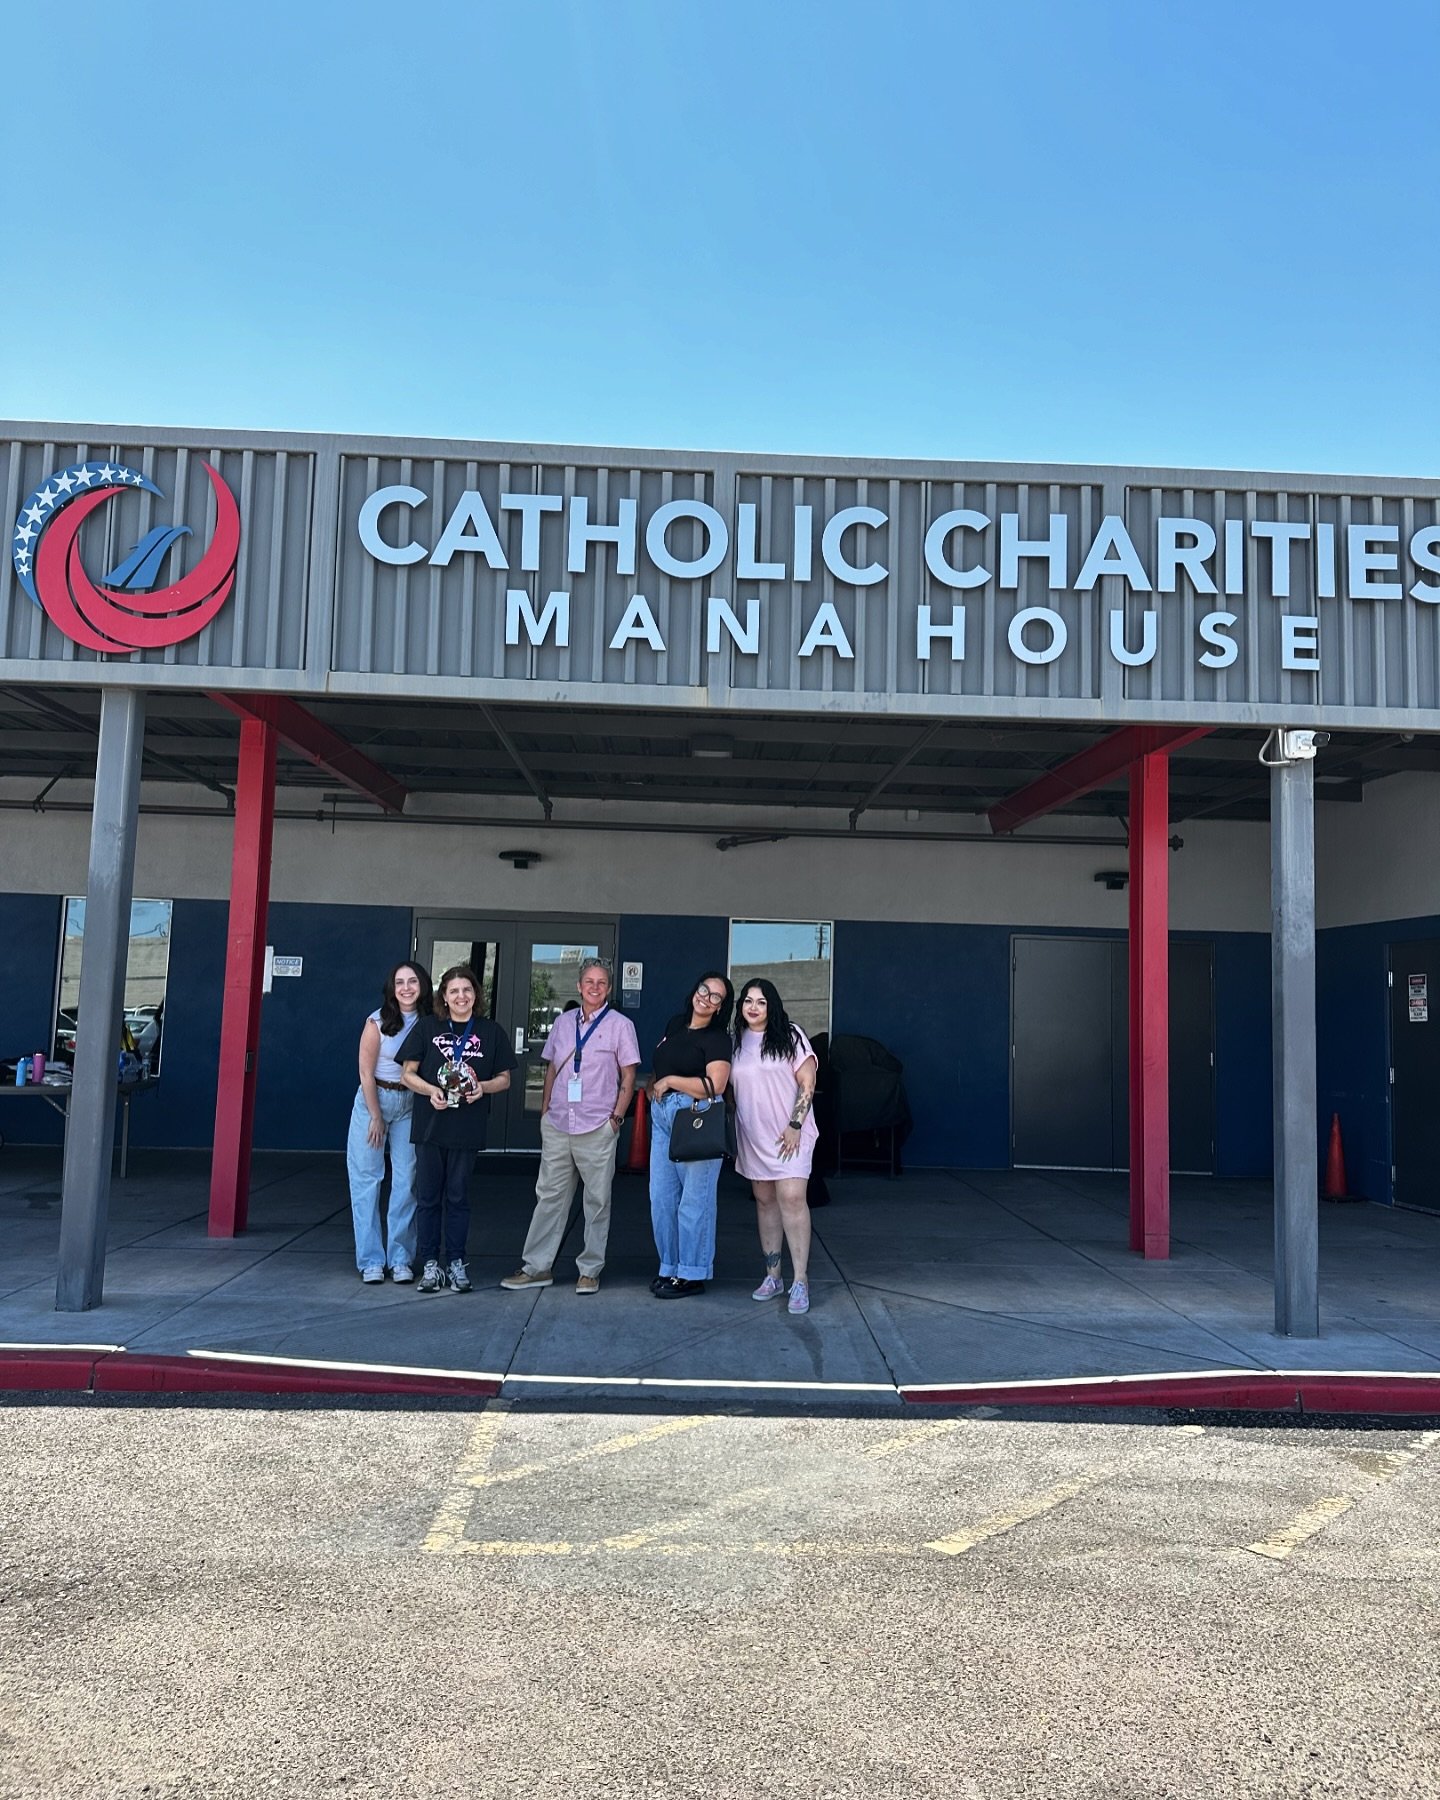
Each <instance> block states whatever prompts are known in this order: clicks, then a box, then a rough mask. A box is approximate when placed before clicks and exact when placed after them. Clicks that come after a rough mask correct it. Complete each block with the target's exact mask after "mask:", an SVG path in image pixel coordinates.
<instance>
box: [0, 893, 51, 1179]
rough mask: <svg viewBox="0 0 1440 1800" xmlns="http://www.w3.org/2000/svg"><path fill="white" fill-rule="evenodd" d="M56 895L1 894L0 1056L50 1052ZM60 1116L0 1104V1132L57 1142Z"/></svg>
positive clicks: (35, 1105) (22, 1103) (39, 1107)
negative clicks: (0, 1010)
mask: <svg viewBox="0 0 1440 1800" xmlns="http://www.w3.org/2000/svg"><path fill="white" fill-rule="evenodd" d="M60 905H61V901H60V897H59V895H57V894H0V994H4V996H5V1011H4V1022H3V1024H0V1057H3V1058H4V1059H5V1060H6V1061H7V1062H9V1061H11V1060H13V1059H14V1058H16V1057H20V1056H32V1055H33V1054H34V1053H35V1051H37V1050H41V1051H45V1052H47V1053H48V1051H49V1049H50V1027H51V1023H52V1019H51V1008H52V1007H53V1006H54V1004H55V976H56V973H57V970H58V966H59V956H60ZM63 1132H64V1127H63V1125H62V1124H61V1120H60V1115H59V1114H58V1113H56V1112H54V1111H52V1109H51V1108H50V1107H48V1106H46V1105H45V1104H44V1103H43V1102H42V1101H39V1100H7V1101H3V1102H0V1133H3V1134H4V1135H5V1136H6V1137H7V1138H9V1139H10V1141H11V1142H12V1143H16V1144H21V1143H23V1144H58V1143H60V1142H62V1139H63Z"/></svg>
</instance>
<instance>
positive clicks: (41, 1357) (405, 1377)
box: [0, 1349, 501, 1399]
mask: <svg viewBox="0 0 1440 1800" xmlns="http://www.w3.org/2000/svg"><path fill="white" fill-rule="evenodd" d="M500 1387H501V1382H500V1378H499V1377H498V1376H488V1375H445V1374H442V1373H440V1372H438V1371H437V1372H435V1373H434V1374H431V1373H429V1372H428V1371H425V1372H422V1371H420V1370H416V1371H414V1372H413V1373H411V1372H408V1371H403V1370H393V1369H344V1368H326V1367H324V1366H322V1365H318V1364H313V1363H290V1362H275V1363H267V1362H261V1361H250V1360H248V1359H236V1360H233V1361H232V1360H229V1359H227V1358H225V1357H216V1356H205V1357H199V1356H147V1355H143V1354H136V1353H134V1352H132V1351H127V1350H73V1349H72V1350H66V1349H57V1350H10V1351H3V1352H0V1392H3V1391H5V1390H7V1389H8V1390H10V1391H11V1392H16V1391H23V1392H28V1393H96V1394H226V1393H229V1394H357V1395H360V1394H392V1395H393V1394H414V1395H429V1396H434V1395H437V1394H450V1395H455V1396H458V1397H460V1398H462V1399H493V1398H494V1397H495V1395H497V1394H498V1393H499V1392H500Z"/></svg>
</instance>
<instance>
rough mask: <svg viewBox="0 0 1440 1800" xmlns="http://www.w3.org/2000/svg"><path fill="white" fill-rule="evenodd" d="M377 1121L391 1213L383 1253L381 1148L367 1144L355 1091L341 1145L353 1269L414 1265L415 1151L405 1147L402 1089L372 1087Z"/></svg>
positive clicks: (364, 1115) (406, 1101) (365, 1118)
mask: <svg viewBox="0 0 1440 1800" xmlns="http://www.w3.org/2000/svg"><path fill="white" fill-rule="evenodd" d="M375 1091H376V1094H377V1096H378V1098H379V1101H380V1117H381V1118H382V1119H383V1120H384V1121H385V1137H386V1141H387V1142H388V1143H389V1145H390V1209H389V1212H388V1214H387V1216H386V1222H385V1223H386V1232H387V1234H388V1236H389V1239H390V1244H389V1248H388V1250H387V1248H386V1245H385V1241H384V1239H383V1238H382V1236H381V1233H380V1183H381V1181H382V1180H383V1179H384V1176H385V1145H384V1144H381V1146H380V1148H379V1149H378V1150H377V1149H376V1148H375V1147H374V1146H373V1145H372V1144H370V1143H369V1142H368V1141H367V1139H366V1132H367V1131H368V1129H369V1125H370V1113H369V1110H368V1108H367V1107H366V1105H365V1096H364V1094H363V1093H361V1092H360V1090H359V1089H358V1088H357V1089H356V1091H355V1105H354V1108H353V1109H352V1111H351V1113H350V1135H349V1137H348V1138H347V1140H346V1143H345V1165H346V1167H347V1168H348V1169H349V1171H350V1211H351V1214H352V1216H353V1218H354V1220H355V1267H356V1268H357V1269H360V1270H362V1271H363V1270H365V1269H369V1268H376V1267H378V1268H387V1267H388V1268H391V1269H393V1268H395V1267H396V1265H397V1264H399V1263H406V1264H408V1265H409V1266H411V1267H413V1266H414V1263H415V1146H414V1145H413V1144H412V1143H411V1142H410V1102H411V1101H412V1099H413V1098H414V1096H413V1095H412V1094H411V1093H410V1091H409V1089H408V1088H407V1089H406V1091H405V1092H404V1093H403V1094H397V1093H396V1092H395V1090H394V1089H393V1088H377V1089H376V1090H375Z"/></svg>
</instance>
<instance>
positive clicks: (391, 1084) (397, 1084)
mask: <svg viewBox="0 0 1440 1800" xmlns="http://www.w3.org/2000/svg"><path fill="white" fill-rule="evenodd" d="M375 1085H376V1087H383V1088H389V1090H390V1092H391V1093H392V1094H408V1093H409V1092H410V1090H409V1088H407V1087H406V1085H405V1083H404V1082H403V1081H382V1080H381V1079H380V1077H379V1076H378V1075H377V1076H376V1077H375Z"/></svg>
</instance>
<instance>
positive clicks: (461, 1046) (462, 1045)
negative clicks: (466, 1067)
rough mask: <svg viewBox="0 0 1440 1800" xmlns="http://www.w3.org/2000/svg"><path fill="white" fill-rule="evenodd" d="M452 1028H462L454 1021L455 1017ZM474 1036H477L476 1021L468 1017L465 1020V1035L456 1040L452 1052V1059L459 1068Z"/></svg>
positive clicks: (453, 1029) (451, 1024) (451, 1022)
mask: <svg viewBox="0 0 1440 1800" xmlns="http://www.w3.org/2000/svg"><path fill="white" fill-rule="evenodd" d="M450 1029H451V1031H458V1030H459V1029H460V1027H459V1026H458V1025H457V1024H456V1023H455V1022H454V1020H453V1019H452V1020H451V1021H450ZM474 1036H475V1021H474V1019H467V1020H466V1021H465V1035H464V1037H462V1038H457V1039H456V1040H455V1047H454V1049H453V1050H452V1051H451V1052H450V1060H451V1062H453V1063H454V1064H455V1066H456V1068H459V1066H460V1063H461V1061H462V1059H463V1058H464V1055H465V1052H466V1051H467V1050H468V1049H469V1048H470V1040H471V1038H472V1037H474Z"/></svg>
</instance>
